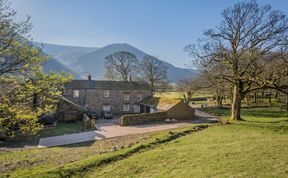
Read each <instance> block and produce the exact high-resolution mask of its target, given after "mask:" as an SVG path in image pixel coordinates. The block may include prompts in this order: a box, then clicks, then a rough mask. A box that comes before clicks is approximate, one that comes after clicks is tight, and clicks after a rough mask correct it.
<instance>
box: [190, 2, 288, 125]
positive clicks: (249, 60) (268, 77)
mask: <svg viewBox="0 0 288 178" xmlns="http://www.w3.org/2000/svg"><path fill="white" fill-rule="evenodd" d="M222 17H223V20H222V22H221V23H220V25H219V26H217V27H216V28H215V29H214V30H208V31H207V32H205V33H204V35H205V38H203V39H202V40H201V41H200V42H199V44H198V45H188V46H186V48H185V49H186V51H188V52H189V53H190V54H191V55H192V56H194V58H195V59H194V60H193V64H197V65H198V67H200V68H201V69H202V71H207V70H210V69H211V68H213V67H214V66H215V65H218V64H221V65H223V66H224V71H223V73H222V78H223V79H225V80H226V81H228V82H229V83H230V84H231V85H233V87H234V89H233V102H232V107H231V113H232V114H231V119H232V120H241V115H240V111H241V100H242V99H243V98H244V96H245V95H246V94H247V93H249V92H251V91H254V90H258V89H262V88H267V87H276V84H277V83H279V82H278V81H279V80H281V78H283V77H285V76H287V75H288V70H287V67H288V61H287V58H286V57H285V54H286V52H287V50H286V49H287V44H288V43H287V42H288V19H287V17H286V16H285V15H284V14H283V13H282V12H280V11H276V10H272V9H271V7H270V6H269V5H265V6H259V5H258V4H257V3H256V2H255V1H250V2H243V3H237V4H235V5H234V6H232V7H229V8H227V9H226V10H224V11H223V12H222ZM268 68H273V69H274V70H273V71H271V70H270V71H267V70H266V69H268ZM275 69H276V70H275Z"/></svg>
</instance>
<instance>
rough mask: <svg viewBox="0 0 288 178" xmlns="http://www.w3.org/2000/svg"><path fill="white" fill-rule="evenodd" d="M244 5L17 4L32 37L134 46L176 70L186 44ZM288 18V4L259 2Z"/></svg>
mask: <svg viewBox="0 0 288 178" xmlns="http://www.w3.org/2000/svg"><path fill="white" fill-rule="evenodd" d="M236 2H239V0H11V5H12V7H13V8H14V9H15V10H17V11H18V14H17V19H19V20H21V19H24V17H25V16H26V15H30V16H31V17H32V19H31V22H32V24H33V29H32V31H31V36H32V37H33V39H34V40H36V41H42V42H47V43H54V44H64V45H76V46H94V47H103V46H105V45H108V44H111V43H123V42H126V43H129V44H131V45H133V46H135V47H137V48H139V49H141V50H143V51H144V52H147V53H149V54H151V55H155V56H157V57H159V58H160V59H162V60H165V61H167V62H170V63H172V64H174V65H176V66H180V67H183V66H184V64H188V63H189V61H190V58H189V57H188V55H187V54H186V53H185V52H183V48H184V46H185V45H187V44H189V43H195V42H196V40H197V39H198V38H199V37H201V35H202V33H203V31H204V30H207V29H209V28H213V27H214V26H215V25H217V24H218V23H219V22H220V20H221V15H220V13H221V11H222V10H223V9H225V8H226V7H228V6H231V5H233V4H234V3H236ZM258 3H260V4H271V5H272V7H273V8H274V9H278V10H281V11H283V12H285V13H286V14H288V1H287V0H259V1H258Z"/></svg>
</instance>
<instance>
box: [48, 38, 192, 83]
mask: <svg viewBox="0 0 288 178" xmlns="http://www.w3.org/2000/svg"><path fill="white" fill-rule="evenodd" d="M43 51H44V52H45V53H47V54H49V55H51V56H52V57H53V58H55V59H56V60H58V61H59V62H60V63H61V64H63V65H65V66H67V67H68V68H69V69H70V70H72V71H73V72H74V73H76V74H78V75H79V76H82V77H86V75H87V73H91V75H92V77H93V78H94V79H103V78H104V74H105V57H106V56H108V55H109V54H112V53H115V52H117V51H128V52H131V53H133V54H134V55H135V56H136V57H137V58H138V59H139V60H141V59H142V58H143V57H144V56H146V55H148V54H147V53H145V52H143V51H141V50H139V49H137V48H135V47H133V46H131V45H129V44H127V43H116V44H111V45H107V46H104V47H102V48H87V47H75V46H62V45H54V44H44V48H43ZM159 60H160V59H159ZM162 61H163V60H162ZM163 62H164V64H165V65H166V66H167V68H168V79H169V81H171V82H177V81H178V80H180V79H183V78H187V77H191V76H194V75H196V74H197V72H196V71H194V70H191V69H184V68H179V67H175V66H173V65H172V64H170V63H167V62H165V61H163ZM51 70H53V68H51Z"/></svg>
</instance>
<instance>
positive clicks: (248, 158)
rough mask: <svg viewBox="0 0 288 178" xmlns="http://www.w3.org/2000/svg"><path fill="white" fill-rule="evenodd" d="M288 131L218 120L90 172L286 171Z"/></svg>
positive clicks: (250, 174)
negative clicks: (183, 135)
mask: <svg viewBox="0 0 288 178" xmlns="http://www.w3.org/2000/svg"><path fill="white" fill-rule="evenodd" d="M287 153H288V134H287V132H286V133H277V132H274V131H272V130H270V129H264V128H255V127H246V126H241V125H233V126H216V127H212V128H208V129H206V130H204V131H201V132H197V133H194V134H191V135H188V136H185V137H183V138H180V139H177V140H175V141H173V142H170V143H168V144H164V145H161V146H159V147H157V148H155V149H153V150H149V151H146V152H143V153H139V154H136V155H134V156H131V157H129V158H127V159H123V160H120V161H118V162H115V163H112V164H109V165H107V166H104V167H99V168H96V169H94V170H92V171H90V172H89V173H88V174H87V177H287V176H288V154H287Z"/></svg>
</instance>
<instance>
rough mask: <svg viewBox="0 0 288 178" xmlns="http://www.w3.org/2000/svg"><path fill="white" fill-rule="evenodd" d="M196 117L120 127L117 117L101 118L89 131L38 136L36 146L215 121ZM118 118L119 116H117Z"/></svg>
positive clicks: (200, 114) (212, 118) (198, 113)
mask: <svg viewBox="0 0 288 178" xmlns="http://www.w3.org/2000/svg"><path fill="white" fill-rule="evenodd" d="M196 115H197V116H198V118H197V119H194V120H190V121H181V122H180V121H179V122H170V123H166V122H162V123H154V124H147V125H137V126H125V127H121V126H119V125H117V124H116V123H117V118H115V119H113V120H106V121H104V120H102V121H99V122H96V125H97V130H95V131H89V132H81V133H75V134H67V135H61V136H54V137H47V138H40V140H39V144H38V148H43V147H52V146H60V145H67V144H73V143H81V142H86V141H93V140H102V139H106V138H113V137H120V136H125V135H132V134H141V133H147V132H153V131H161V130H167V129H173V128H177V127H180V126H184V125H189V124H199V123H212V122H217V118H216V117H214V116H211V115H209V114H207V113H204V112H200V111H196ZM118 119H119V118H118Z"/></svg>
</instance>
